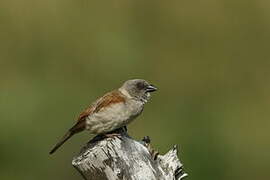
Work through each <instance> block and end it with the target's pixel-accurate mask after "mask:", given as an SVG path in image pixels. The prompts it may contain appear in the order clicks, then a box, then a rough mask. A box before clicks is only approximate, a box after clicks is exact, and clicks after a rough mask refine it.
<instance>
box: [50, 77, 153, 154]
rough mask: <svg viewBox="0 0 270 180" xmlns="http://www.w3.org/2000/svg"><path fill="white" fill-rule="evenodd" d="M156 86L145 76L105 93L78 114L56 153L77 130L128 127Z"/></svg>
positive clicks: (99, 132) (98, 132)
mask: <svg viewBox="0 0 270 180" xmlns="http://www.w3.org/2000/svg"><path fill="white" fill-rule="evenodd" d="M156 90H157V88H156V87H155V86H154V85H152V84H149V83H148V82H147V81H146V80H143V79H132V80H128V81H126V82H124V84H123V85H122V86H121V87H120V88H119V89H116V90H113V91H111V92H109V93H106V94H105V95H104V96H102V97H101V98H99V99H97V100H96V101H95V102H94V103H92V104H91V105H90V106H89V107H88V108H86V109H85V110H84V111H83V112H82V113H81V114H80V115H79V117H78V120H77V123H76V124H75V125H74V126H73V127H72V128H70V129H69V130H68V131H67V133H66V134H65V135H64V136H63V137H62V139H61V140H60V141H59V142H58V143H57V144H56V145H55V146H54V147H53V149H52V150H51V151H50V154H52V153H54V152H55V151H56V150H57V149H58V148H59V147H60V146H61V145H62V144H64V143H65V142H66V141H67V140H68V139H69V138H71V137H72V136H73V135H74V134H77V133H79V132H81V131H84V130H88V131H89V132H90V134H94V135H106V133H109V132H111V131H113V130H115V129H118V128H121V127H125V126H126V125H127V124H129V123H130V122H132V121H133V120H134V119H135V118H136V117H138V116H139V115H140V114H141V113H142V111H143V108H144V105H145V103H147V101H148V100H149V99H150V93H151V92H154V91H156Z"/></svg>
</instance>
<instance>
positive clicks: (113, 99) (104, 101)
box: [78, 90, 125, 121]
mask: <svg viewBox="0 0 270 180" xmlns="http://www.w3.org/2000/svg"><path fill="white" fill-rule="evenodd" d="M120 102H123V103H124V102H125V97H124V95H123V94H122V93H121V92H120V91H118V90H115V91H112V92H109V93H107V94H105V95H104V96H102V97H101V98H99V99H98V100H97V101H96V103H94V104H93V105H91V106H90V107H88V108H87V109H85V110H84V111H83V112H82V113H81V114H80V115H79V118H78V121H82V120H84V119H85V118H86V117H87V116H89V115H91V114H92V113H97V112H99V111H100V110H102V109H103V108H104V107H108V106H110V105H112V104H115V103H120Z"/></svg>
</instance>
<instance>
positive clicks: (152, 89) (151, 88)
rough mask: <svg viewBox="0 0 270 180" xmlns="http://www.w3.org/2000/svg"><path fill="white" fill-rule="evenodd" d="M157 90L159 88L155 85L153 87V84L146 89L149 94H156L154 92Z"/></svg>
mask: <svg viewBox="0 0 270 180" xmlns="http://www.w3.org/2000/svg"><path fill="white" fill-rule="evenodd" d="M156 90H157V88H156V87H155V86H154V85H152V84H150V85H149V86H147V88H146V91H147V92H154V91H156Z"/></svg>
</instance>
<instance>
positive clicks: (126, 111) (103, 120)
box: [86, 99, 143, 134]
mask: <svg viewBox="0 0 270 180" xmlns="http://www.w3.org/2000/svg"><path fill="white" fill-rule="evenodd" d="M142 110H143V103H142V102H140V101H136V100H133V99H128V100H127V101H126V102H125V103H116V104H112V105H110V106H107V107H104V108H103V109H101V110H100V111H99V112H97V113H93V114H92V115H90V116H88V117H87V119H86V122H87V130H89V131H90V133H92V134H102V133H106V132H110V131H113V130H115V129H117V128H120V127H122V126H125V125H127V124H128V123H130V122H131V121H132V120H133V119H135V118H136V117H137V116H138V115H139V114H140V113H141V112H142Z"/></svg>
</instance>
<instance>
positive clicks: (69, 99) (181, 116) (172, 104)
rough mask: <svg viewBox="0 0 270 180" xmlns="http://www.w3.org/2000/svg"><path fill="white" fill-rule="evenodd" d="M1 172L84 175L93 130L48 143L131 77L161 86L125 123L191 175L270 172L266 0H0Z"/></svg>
mask: <svg viewBox="0 0 270 180" xmlns="http://www.w3.org/2000/svg"><path fill="white" fill-rule="evenodd" d="M0 27H1V28H0V147H1V148H0V161H1V163H0V179H1V180H29V179H39V180H48V179H65V180H72V179H81V177H80V176H79V174H78V173H77V172H76V170H75V169H73V167H72V166H71V159H72V157H73V156H74V155H75V154H77V153H78V151H79V149H80V147H81V146H82V145H83V144H84V143H85V142H87V140H88V139H89V138H90V137H91V136H89V135H88V134H87V133H86V132H85V133H82V134H79V135H77V136H74V138H72V139H71V140H70V141H69V142H67V143H66V144H65V145H64V146H63V148H61V150H59V151H58V152H57V153H56V154H55V155H53V156H49V154H48V152H49V150H50V148H51V147H52V146H53V145H54V143H56V141H57V140H58V139H59V137H60V136H62V135H63V134H64V132H65V131H66V130H67V129H68V128H69V127H70V126H71V125H72V124H73V123H74V121H75V119H76V117H77V116H78V114H79V113H80V111H81V110H83V109H84V108H85V107H86V106H87V105H88V104H89V103H90V102H92V101H93V100H95V99H96V98H97V97H98V96H100V95H102V94H103V93H105V92H107V91H109V90H111V89H114V88H117V87H119V86H120V85H121V83H122V82H123V81H125V80H127V79H131V78H144V79H147V80H148V81H150V82H151V83H153V84H155V85H156V86H158V87H159V91H158V92H157V93H155V94H154V95H153V97H152V99H151V101H150V102H149V103H148V104H147V105H146V108H145V111H144V112H143V114H142V116H140V117H139V118H138V119H137V120H136V121H135V122H134V123H132V124H131V125H130V126H129V133H130V134H131V136H133V137H134V138H136V139H141V138H142V137H143V136H145V135H149V136H150V137H151V138H152V141H153V145H154V147H155V148H156V149H158V150H159V151H160V152H161V153H165V152H166V151H167V150H168V149H169V148H171V147H172V145H174V144H178V145H179V146H180V156H181V160H182V161H183V163H184V165H185V169H186V171H187V172H188V173H189V176H190V177H189V179H194V180H195V179H200V180H228V179H230V180H233V179H237V180H239V179H245V180H254V179H269V177H270V174H269V167H270V163H269V162H270V155H269V151H270V143H269V138H270V133H269V129H270V121H269V118H270V111H269V107H270V106H269V105H270V96H269V92H270V45H269V43H270V2H268V1H263V0H257V1H255V0H221V1H211V0H205V1H192V0H191V1H161V0H155V1H142V0H136V1H131V0H111V1H85V0H76V1H75V0H65V1H64V0H58V1H55V0H47V1H36V0H26V1H21V0H2V1H1V2H0Z"/></svg>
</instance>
